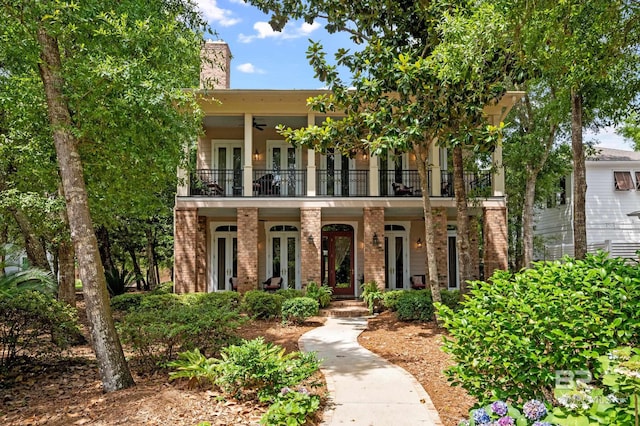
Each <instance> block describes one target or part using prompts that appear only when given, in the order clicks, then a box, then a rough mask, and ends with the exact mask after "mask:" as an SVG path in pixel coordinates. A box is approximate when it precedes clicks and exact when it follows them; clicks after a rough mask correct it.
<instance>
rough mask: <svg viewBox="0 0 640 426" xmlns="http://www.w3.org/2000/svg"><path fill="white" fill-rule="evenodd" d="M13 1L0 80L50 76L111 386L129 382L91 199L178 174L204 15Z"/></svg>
mask: <svg viewBox="0 0 640 426" xmlns="http://www.w3.org/2000/svg"><path fill="white" fill-rule="evenodd" d="M2 6H3V7H2V8H0V19H1V20H2V21H3V22H4V23H5V25H4V26H3V30H2V37H0V52H3V53H2V54H1V56H2V58H1V61H0V62H2V63H3V65H4V66H5V70H6V71H5V73H3V74H2V76H1V77H0V78H3V79H7V80H11V79H31V80H33V81H37V82H38V83H39V84H38V85H36V86H35V87H36V90H37V91H38V94H39V97H40V99H41V102H42V104H43V105H46V108H44V111H46V118H47V123H48V136H49V137H50V138H51V140H53V145H54V146H55V152H56V157H57V164H58V167H59V171H60V177H61V181H62V187H63V190H64V196H65V200H66V209H67V215H68V219H69V227H70V229H71V237H72V240H73V243H74V246H75V251H76V255H77V259H78V266H79V275H80V279H81V280H82V283H83V291H84V296H85V301H86V306H87V317H88V319H89V325H90V332H91V340H92V344H93V348H94V350H95V352H96V358H97V360H98V367H99V370H100V375H101V378H102V383H103V388H104V390H105V391H113V390H117V389H121V388H124V387H127V386H130V385H132V384H133V379H132V377H131V374H130V373H129V370H128V366H127V364H126V362H125V359H124V356H123V352H122V348H121V346H120V343H119V340H118V336H117V334H116V332H115V327H114V325H113V319H112V317H111V311H110V308H109V303H108V293H107V289H106V282H105V277H104V271H103V268H102V264H101V261H100V256H99V251H98V245H97V240H96V236H95V233H94V226H93V221H92V218H91V213H92V212H91V211H90V206H91V209H92V210H93V211H94V212H95V213H96V215H97V216H98V217H101V215H104V213H103V212H106V211H108V210H109V208H110V207H111V206H113V205H114V204H115V202H116V201H118V202H120V203H122V204H130V203H140V204H141V205H142V204H144V200H143V199H141V197H131V194H133V193H135V192H136V191H143V192H144V193H146V194H153V189H152V188H157V186H155V185H157V184H158V183H159V182H162V183H163V184H164V183H166V181H167V179H168V177H167V174H166V173H165V172H166V170H167V169H169V168H171V169H172V174H175V168H176V166H177V165H178V161H179V159H180V158H181V152H182V151H181V148H180V147H181V146H182V144H183V143H186V142H187V141H189V140H191V139H192V138H193V135H194V134H196V133H197V131H198V129H199V123H200V121H199V113H198V108H197V106H196V104H195V101H194V99H193V95H192V94H191V93H189V92H187V91H185V90H183V88H185V87H195V86H197V80H198V75H199V51H200V44H201V41H202V30H203V28H204V27H203V22H202V21H201V19H200V17H199V15H198V14H197V13H196V11H195V10H194V5H193V4H192V3H191V2H189V1H170V0H167V1H154V0H151V1H147V2H144V3H140V2H138V1H134V0H131V1H117V2H116V1H107V2H102V1H86V2H82V4H78V3H73V2H69V3H65V2H57V1H44V2H37V3H15V2H4V3H3V5H2ZM0 95H1V96H3V97H4V96H7V97H9V96H11V94H6V93H0ZM85 172H86V173H85ZM132 183H134V184H135V185H138V186H137V187H135V188H132V187H131V186H132V185H131V184H132ZM161 187H162V188H164V187H165V186H164V185H163V186H161ZM148 196H149V197H152V195H148ZM112 203H113V204H112Z"/></svg>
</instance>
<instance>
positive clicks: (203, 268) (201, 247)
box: [196, 216, 207, 292]
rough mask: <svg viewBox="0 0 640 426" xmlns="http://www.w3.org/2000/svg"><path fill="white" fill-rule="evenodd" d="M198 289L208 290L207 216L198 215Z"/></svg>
mask: <svg viewBox="0 0 640 426" xmlns="http://www.w3.org/2000/svg"><path fill="white" fill-rule="evenodd" d="M196 251H197V255H196V291H201V292H206V291H207V218H206V217H204V216H198V234H197V235H196Z"/></svg>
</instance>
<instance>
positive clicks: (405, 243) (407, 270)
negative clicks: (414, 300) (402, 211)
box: [384, 221, 411, 290]
mask: <svg viewBox="0 0 640 426" xmlns="http://www.w3.org/2000/svg"><path fill="white" fill-rule="evenodd" d="M387 225H396V226H402V227H404V231H387V230H385V231H384V238H385V239H386V238H387V237H390V236H396V237H397V236H399V237H402V251H403V259H402V266H403V269H404V271H403V277H404V278H403V282H402V288H403V289H404V290H408V289H409V288H411V283H410V278H411V255H410V254H411V253H410V251H409V250H410V249H411V247H410V241H409V236H410V235H411V222H410V221H393V222H385V223H384V226H385V227H386V226H387ZM394 252H395V248H394ZM384 256H385V268H386V269H388V265H387V260H388V259H389V258H388V253H386V252H385V254H384ZM394 275H395V272H394ZM385 284H391V283H385ZM385 288H386V285H385ZM389 290H395V288H391V287H389Z"/></svg>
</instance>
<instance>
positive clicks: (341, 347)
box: [298, 318, 442, 426]
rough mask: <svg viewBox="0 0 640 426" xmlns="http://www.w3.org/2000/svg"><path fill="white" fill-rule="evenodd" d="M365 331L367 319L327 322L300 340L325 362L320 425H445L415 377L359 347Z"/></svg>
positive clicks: (303, 346)
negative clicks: (324, 406) (325, 402)
mask: <svg viewBox="0 0 640 426" xmlns="http://www.w3.org/2000/svg"><path fill="white" fill-rule="evenodd" d="M366 327H367V320H366V319H365V318H342V319H339V318H329V319H327V321H326V322H325V323H324V325H323V326H322V327H318V328H314V329H313V330H311V331H308V332H307V333H305V334H303V335H302V336H301V337H300V340H299V341H298V344H299V346H300V349H301V350H303V351H305V352H316V354H317V356H318V358H319V359H321V360H322V364H321V366H320V369H321V370H322V372H323V373H324V376H325V379H326V381H327V390H328V391H329V395H330V396H329V403H328V407H327V409H326V410H325V413H324V420H323V422H322V426H340V425H349V426H387V425H393V426H417V425H423V426H442V422H441V421H440V417H439V416H438V412H437V411H436V409H435V407H434V406H433V403H432V402H431V398H429V395H428V394H427V392H425V390H424V389H423V388H422V386H421V385H420V383H418V381H417V380H416V379H415V378H414V377H413V376H412V375H410V374H409V373H408V372H407V371H406V370H403V369H402V368H400V367H398V366H396V365H393V364H391V363H389V362H388V361H386V360H385V359H383V358H381V357H379V356H377V355H375V354H374V353H372V352H370V351H368V350H367V349H365V348H363V347H362V346H360V345H359V344H358V335H359V334H360V333H361V332H362V330H364V329H365V328H366Z"/></svg>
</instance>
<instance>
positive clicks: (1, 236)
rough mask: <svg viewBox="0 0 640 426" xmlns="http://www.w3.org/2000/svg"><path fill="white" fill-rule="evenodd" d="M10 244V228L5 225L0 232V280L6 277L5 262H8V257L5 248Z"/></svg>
mask: <svg viewBox="0 0 640 426" xmlns="http://www.w3.org/2000/svg"><path fill="white" fill-rule="evenodd" d="M8 242H9V227H8V226H7V225H3V226H2V228H1V230H0V278H2V277H4V276H5V274H6V272H5V270H4V268H5V262H6V261H7V255H6V253H5V246H6V245H7V243H8Z"/></svg>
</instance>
